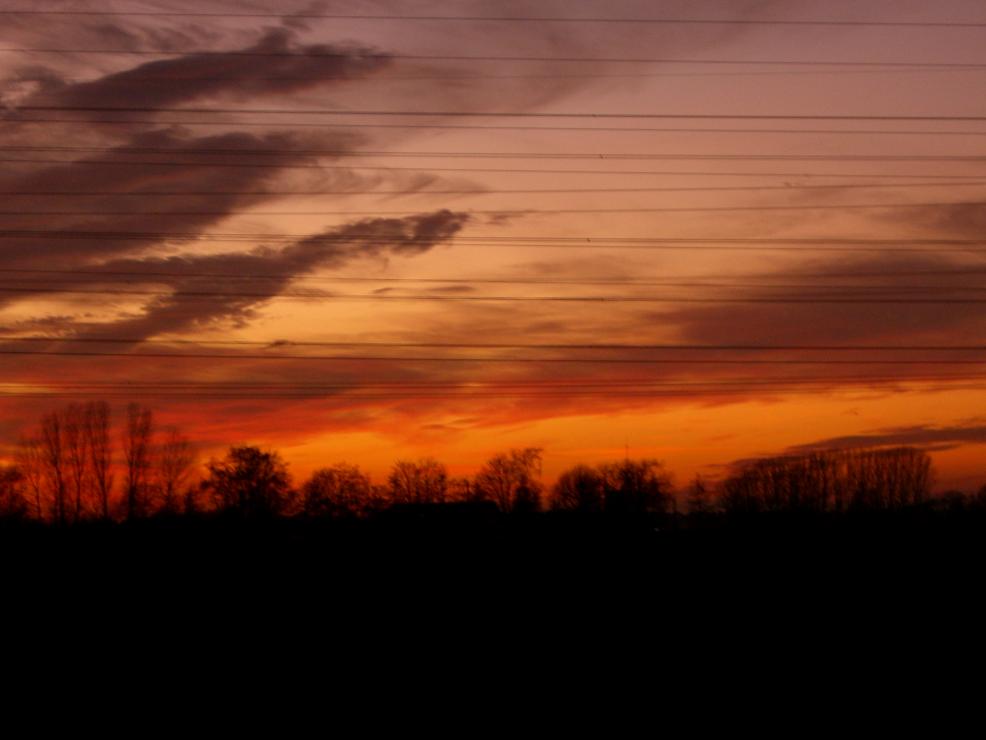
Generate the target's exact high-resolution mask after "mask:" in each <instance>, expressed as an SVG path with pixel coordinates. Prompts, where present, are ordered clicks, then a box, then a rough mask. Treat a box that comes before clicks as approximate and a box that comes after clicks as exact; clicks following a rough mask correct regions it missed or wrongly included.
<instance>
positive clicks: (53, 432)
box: [41, 411, 66, 524]
mask: <svg viewBox="0 0 986 740" xmlns="http://www.w3.org/2000/svg"><path fill="white" fill-rule="evenodd" d="M64 438H65V433H64V430H63V429H62V417H61V414H59V413H58V412H56V411H53V412H51V413H49V414H46V415H45V416H44V417H42V419H41V455H42V461H43V469H44V475H45V479H46V481H47V484H48V489H49V491H50V494H51V502H52V505H51V508H52V519H53V520H54V521H55V522H56V523H58V524H64V523H65V517H66V500H65V499H66V491H65V488H66V487H65V445H64V441H65V439H64Z"/></svg>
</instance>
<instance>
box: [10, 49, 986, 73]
mask: <svg viewBox="0 0 986 740" xmlns="http://www.w3.org/2000/svg"><path fill="white" fill-rule="evenodd" d="M0 52H6V53H19V54H105V55H110V56H176V55H177V56H180V57H189V56H198V57H248V58H249V57H259V58H270V57H274V58H295V59H346V60H350V61H353V60H360V61H362V60H377V61H384V62H386V61H391V60H395V59H402V60H412V61H440V62H536V63H558V64H697V65H703V66H704V65H710V66H726V65H728V66H735V65H747V66H756V67H760V66H765V67H834V68H838V67H884V68H888V69H895V68H904V69H922V68H928V69H986V63H984V62H899V61H885V62H880V61H874V60H869V59H864V60H843V61H829V60H808V59H676V58H669V57H544V56H493V55H485V56H484V55H461V54H394V53H390V52H378V53H358V52H331V51H256V50H255V51H244V50H241V49H232V50H226V51H217V50H214V49H186V50H182V51H176V50H174V49H45V48H25V47H17V48H15V47H7V48H0Z"/></svg>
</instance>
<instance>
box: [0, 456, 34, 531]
mask: <svg viewBox="0 0 986 740" xmlns="http://www.w3.org/2000/svg"><path fill="white" fill-rule="evenodd" d="M24 487H25V480H24V476H23V474H22V473H21V471H20V470H18V469H17V468H16V467H13V466H4V467H0V520H19V519H22V518H24V517H25V516H26V515H27V511H28V508H29V507H28V503H27V497H26V496H25V495H24Z"/></svg>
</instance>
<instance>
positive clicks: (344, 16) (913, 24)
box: [0, 10, 986, 28]
mask: <svg viewBox="0 0 986 740" xmlns="http://www.w3.org/2000/svg"><path fill="white" fill-rule="evenodd" d="M3 15H28V16H69V17H75V16H78V17H138V18H142V17H143V18H273V19H277V20H283V19H284V18H293V19H298V20H359V21H384V22H388V23H392V22H407V21H421V22H430V21H455V22H462V21H467V22H471V23H472V22H475V23H480V22H493V23H534V22H537V23H629V24H633V25H641V24H653V25H673V26H677V25H703V26H706V25H707V26H836V27H838V26H853V27H854V26H860V27H872V28H986V22H979V21H874V20H839V19H831V20H783V19H735V18H719V19H717V18H653V17H642V18H637V17H634V18H619V17H617V18H614V17H607V16H590V17H586V16H576V17H559V16H515V15H506V16H479V15H406V14H387V15H372V14H363V13H310V12H305V11H302V12H298V13H291V12H288V11H285V12H283V13H260V12H233V13H228V12H224V13H218V12H217V13H209V12H192V11H127V10H123V11H92V10H84V11H83V10H3V11H0V16H3Z"/></svg>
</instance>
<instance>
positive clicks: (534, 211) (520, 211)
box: [0, 201, 986, 236]
mask: <svg viewBox="0 0 986 740" xmlns="http://www.w3.org/2000/svg"><path fill="white" fill-rule="evenodd" d="M956 206H986V201H944V202H935V203H825V204H817V203H816V204H813V205H797V206H792V205H770V206H768V205H756V206H668V207H656V208H526V207H524V206H517V207H514V208H492V209H490V208H487V209H479V208H469V209H467V211H466V213H468V214H475V215H492V216H504V215H511V214H515V215H525V216H527V215H566V214H589V213H593V214H596V213H726V212H734V211H833V210H836V211H839V210H866V209H873V208H875V209H898V208H900V209H903V208H942V207H956ZM420 212H421V211H420V209H410V210H409V209H404V210H400V211H353V210H344V211H253V212H251V213H249V214H248V215H250V216H354V217H355V216H369V217H374V216H381V217H382V216H414V215H418V214H419V213H420ZM0 215H17V216H23V215H25V214H23V213H7V214H0ZM27 215H32V214H27ZM34 215H42V216H45V215H47V216H83V215H104V216H133V215H141V216H230V215H235V214H233V213H232V212H231V211H160V212H151V211H145V212H139V213H136V214H135V213H133V212H129V213H127V212H104V213H102V214H100V213H98V212H89V213H84V212H61V213H59V212H56V211H49V212H46V213H40V214H34ZM0 236H3V233H0Z"/></svg>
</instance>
